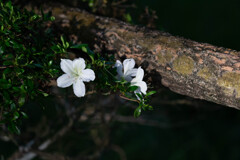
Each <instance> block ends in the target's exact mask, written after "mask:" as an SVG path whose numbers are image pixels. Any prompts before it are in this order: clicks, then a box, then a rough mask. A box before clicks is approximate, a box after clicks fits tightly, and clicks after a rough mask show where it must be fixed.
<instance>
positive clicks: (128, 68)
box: [115, 58, 137, 82]
mask: <svg viewBox="0 0 240 160" xmlns="http://www.w3.org/2000/svg"><path fill="white" fill-rule="evenodd" d="M134 66H135V61H134V59H132V58H131V59H125V60H124V61H123V65H122V63H121V62H120V61H119V60H117V61H116V63H115V67H116V68H117V73H118V75H117V78H118V79H119V80H121V78H124V79H125V80H126V81H128V82H130V81H131V80H132V77H134V76H136V74H137V68H134Z"/></svg>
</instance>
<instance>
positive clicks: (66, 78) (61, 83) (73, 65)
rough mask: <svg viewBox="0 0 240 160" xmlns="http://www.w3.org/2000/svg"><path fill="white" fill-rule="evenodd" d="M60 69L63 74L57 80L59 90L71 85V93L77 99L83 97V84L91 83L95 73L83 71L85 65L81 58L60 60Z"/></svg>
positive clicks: (88, 70) (87, 70)
mask: <svg viewBox="0 0 240 160" xmlns="http://www.w3.org/2000/svg"><path fill="white" fill-rule="evenodd" d="M60 65H61V69H62V70H63V72H65V74H63V75H62V76H60V77H59V78H58V79H57V86H58V87H61V88H65V87H69V86H71V85H73V92H74V94H75V95H76V96H77V97H83V96H84V95H85V92H86V91H85V90H86V89H85V85H84V83H83V82H89V81H93V80H94V79H95V73H94V71H93V70H91V69H85V67H86V64H85V60H84V59H83V58H78V59H75V60H73V61H71V60H69V59H61V64H60Z"/></svg>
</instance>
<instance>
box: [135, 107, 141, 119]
mask: <svg viewBox="0 0 240 160" xmlns="http://www.w3.org/2000/svg"><path fill="white" fill-rule="evenodd" d="M141 111H142V109H141V107H140V106H139V107H137V108H136V109H135V111H134V117H135V118H138V117H139V116H140V115H141Z"/></svg>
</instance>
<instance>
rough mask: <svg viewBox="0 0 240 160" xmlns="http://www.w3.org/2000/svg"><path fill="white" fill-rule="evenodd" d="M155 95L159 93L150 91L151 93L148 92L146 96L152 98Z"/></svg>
mask: <svg viewBox="0 0 240 160" xmlns="http://www.w3.org/2000/svg"><path fill="white" fill-rule="evenodd" d="M155 93H157V92H156V91H150V92H148V93H147V94H146V96H151V95H153V94H155Z"/></svg>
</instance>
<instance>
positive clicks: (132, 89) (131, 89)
mask: <svg viewBox="0 0 240 160" xmlns="http://www.w3.org/2000/svg"><path fill="white" fill-rule="evenodd" d="M137 89H138V86H130V87H129V88H128V90H127V91H128V92H133V91H136V90H137Z"/></svg>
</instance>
